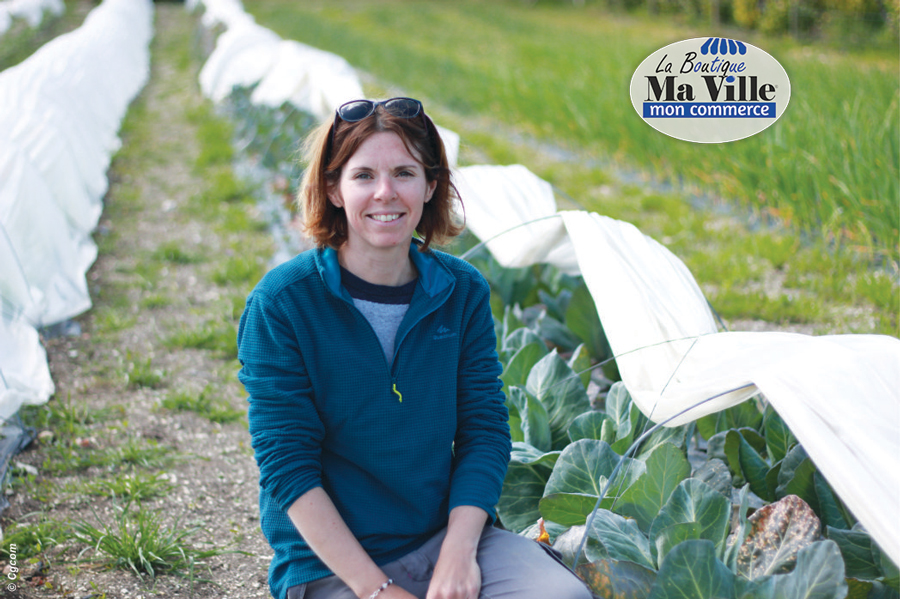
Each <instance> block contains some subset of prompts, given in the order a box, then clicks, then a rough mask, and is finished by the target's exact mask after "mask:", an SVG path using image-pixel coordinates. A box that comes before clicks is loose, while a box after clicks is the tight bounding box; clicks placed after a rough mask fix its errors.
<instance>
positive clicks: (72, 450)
mask: <svg viewBox="0 0 900 599" xmlns="http://www.w3.org/2000/svg"><path fill="white" fill-rule="evenodd" d="M171 451H172V449H171V448H170V447H167V446H165V445H159V444H158V443H157V442H156V441H154V440H150V441H149V442H148V443H146V444H144V443H141V442H140V441H139V440H137V439H129V440H128V441H126V442H125V443H124V444H123V445H120V446H118V447H109V448H104V449H100V448H97V447H94V446H92V445H88V446H80V445H54V446H51V447H50V448H49V449H48V450H47V457H46V458H45V459H44V463H43V465H42V466H41V469H42V470H43V472H44V473H46V474H50V475H59V474H69V473H73V472H82V471H84V470H87V469H88V468H92V467H97V468H103V469H106V470H110V471H118V470H120V469H121V468H123V467H142V468H163V467H165V466H168V465H169V464H171V462H172V461H173V458H172V456H171Z"/></svg>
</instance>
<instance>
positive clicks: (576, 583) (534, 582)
mask: <svg viewBox="0 0 900 599" xmlns="http://www.w3.org/2000/svg"><path fill="white" fill-rule="evenodd" d="M446 533H447V530H446V529H444V530H442V531H441V532H439V533H438V534H436V535H435V536H434V537H432V538H431V539H429V540H428V542H427V543H425V544H424V545H423V546H422V547H420V548H419V549H418V550H416V551H413V552H412V553H409V554H407V555H404V556H403V557H401V558H400V559H398V560H396V561H393V562H391V563H389V564H387V565H385V566H382V568H381V569H382V570H384V573H385V574H387V576H388V578H391V579H393V581H394V584H396V585H397V586H399V587H402V588H403V589H405V590H406V591H408V592H409V593H411V594H413V595H415V596H416V597H418V598H419V599H425V595H426V594H427V593H428V583H429V582H430V581H431V574H432V571H433V570H434V565H435V564H436V563H437V559H438V556H439V555H440V551H441V543H442V542H443V540H444V535H445V534H446ZM477 559H478V565H479V567H480V568H481V594H480V595H479V596H478V597H479V599H513V598H515V599H548V598H551V597H552V598H553V599H591V597H593V595H592V594H591V592H590V590H589V589H588V588H587V586H585V584H584V583H583V582H582V581H581V579H580V578H578V577H577V576H576V575H575V574H574V572H572V571H571V570H570V569H569V568H568V567H566V566H565V565H564V564H563V563H562V562H561V561H559V559H558V558H557V557H556V556H555V555H554V554H553V553H552V552H551V551H550V549H549V548H548V547H546V546H544V545H540V544H539V543H536V542H535V541H532V540H530V539H526V538H525V537H521V536H519V535H517V534H513V533H511V532H508V531H505V530H501V529H499V528H494V527H492V526H486V527H485V528H484V532H482V533H481V541H480V542H479V543H478V557H477ZM372 590H373V591H374V590H375V589H372ZM287 599H356V595H354V594H353V591H351V590H350V588H349V587H348V586H347V585H345V584H344V583H343V582H341V580H340V579H339V578H338V577H337V576H329V577H328V578H322V579H320V580H316V581H313V582H310V583H307V584H301V585H299V586H295V587H291V588H289V589H288V593H287Z"/></svg>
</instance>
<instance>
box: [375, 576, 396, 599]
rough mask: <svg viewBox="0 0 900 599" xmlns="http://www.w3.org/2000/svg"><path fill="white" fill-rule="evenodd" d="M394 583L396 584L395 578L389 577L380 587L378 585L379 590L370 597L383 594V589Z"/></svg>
mask: <svg viewBox="0 0 900 599" xmlns="http://www.w3.org/2000/svg"><path fill="white" fill-rule="evenodd" d="M392 584H394V581H393V579H391V578H388V579H387V582H386V583H384V584H383V585H381V586H380V587H378V590H377V591H375V592H374V593H372V594H371V595H369V599H375V597H377V596H378V595H380V594H381V591H383V590H384V589H386V588H388V587H389V586H391V585H392Z"/></svg>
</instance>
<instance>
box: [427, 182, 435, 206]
mask: <svg viewBox="0 0 900 599" xmlns="http://www.w3.org/2000/svg"><path fill="white" fill-rule="evenodd" d="M435 189H437V181H436V180H435V181H429V182H428V187H427V188H426V189H425V203H426V204H427V203H428V202H430V201H431V196H433V195H434V190H435Z"/></svg>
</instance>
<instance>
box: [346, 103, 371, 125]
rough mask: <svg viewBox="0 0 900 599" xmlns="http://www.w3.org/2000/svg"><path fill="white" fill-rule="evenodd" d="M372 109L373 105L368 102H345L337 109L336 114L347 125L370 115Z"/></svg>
mask: <svg viewBox="0 0 900 599" xmlns="http://www.w3.org/2000/svg"><path fill="white" fill-rule="evenodd" d="M374 108H375V105H374V104H372V102H370V101H368V100H359V101H356V102H347V103H346V104H344V105H343V106H341V107H340V108H339V109H338V114H339V115H340V117H341V118H342V119H344V120H345V121H347V122H348V123H355V122H356V121H361V120H363V119H364V118H366V117H367V116H369V115H370V114H372V110H373V109H374Z"/></svg>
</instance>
